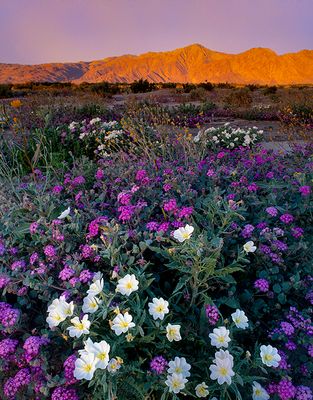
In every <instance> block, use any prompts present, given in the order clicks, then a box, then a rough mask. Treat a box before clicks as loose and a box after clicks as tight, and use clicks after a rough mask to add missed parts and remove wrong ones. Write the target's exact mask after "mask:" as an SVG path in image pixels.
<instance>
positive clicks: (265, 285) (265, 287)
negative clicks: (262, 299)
mask: <svg viewBox="0 0 313 400" xmlns="http://www.w3.org/2000/svg"><path fill="white" fill-rule="evenodd" d="M254 287H255V288H256V289H258V290H259V291H260V292H262V293H266V292H268V291H269V289H270V284H269V281H268V280H267V279H263V278H260V279H257V280H256V281H255V282H254Z"/></svg>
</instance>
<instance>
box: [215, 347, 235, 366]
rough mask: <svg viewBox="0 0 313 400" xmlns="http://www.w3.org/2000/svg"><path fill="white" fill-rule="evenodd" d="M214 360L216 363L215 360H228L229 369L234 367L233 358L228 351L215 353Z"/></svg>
mask: <svg viewBox="0 0 313 400" xmlns="http://www.w3.org/2000/svg"><path fill="white" fill-rule="evenodd" d="M214 356H215V360H214V361H213V362H214V363H216V360H228V361H229V364H230V366H231V368H233V367H234V357H233V356H232V355H231V354H230V353H229V351H228V350H223V349H222V350H219V351H217V352H216V353H215V355H214Z"/></svg>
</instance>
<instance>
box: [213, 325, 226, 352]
mask: <svg viewBox="0 0 313 400" xmlns="http://www.w3.org/2000/svg"><path fill="white" fill-rule="evenodd" d="M209 337H210V339H211V345H212V346H215V347H217V348H218V349H219V348H221V347H226V348H227V347H228V343H229V342H230V341H231V339H230V337H229V330H228V329H226V328H225V326H221V327H219V328H215V329H213V333H210V334H209Z"/></svg>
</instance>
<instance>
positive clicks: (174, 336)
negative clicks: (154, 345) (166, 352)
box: [166, 324, 181, 342]
mask: <svg viewBox="0 0 313 400" xmlns="http://www.w3.org/2000/svg"><path fill="white" fill-rule="evenodd" d="M166 337H167V339H168V341H169V342H173V341H175V342H178V341H179V340H181V335H180V325H171V324H167V326H166Z"/></svg>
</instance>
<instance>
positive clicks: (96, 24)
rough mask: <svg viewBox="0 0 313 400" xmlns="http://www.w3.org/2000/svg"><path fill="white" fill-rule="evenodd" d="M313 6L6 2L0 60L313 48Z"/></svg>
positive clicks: (190, 0)
mask: <svg viewBox="0 0 313 400" xmlns="http://www.w3.org/2000/svg"><path fill="white" fill-rule="evenodd" d="M312 21H313V0H0V62H3V63H22V64H38V63H44V62H65V61H91V60H97V59H102V58H105V57H109V56H115V55H122V54H141V53H144V52H147V51H165V50H173V49H175V48H178V47H184V46H186V45H189V44H192V43H200V44H202V45H204V46H205V47H207V48H209V49H212V50H218V51H222V52H227V53H238V52H242V51H245V50H247V49H249V48H251V47H269V48H272V49H273V50H275V51H276V52H277V53H279V54H282V53H286V52H293V51H298V50H301V49H304V48H306V49H313V23H312Z"/></svg>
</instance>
